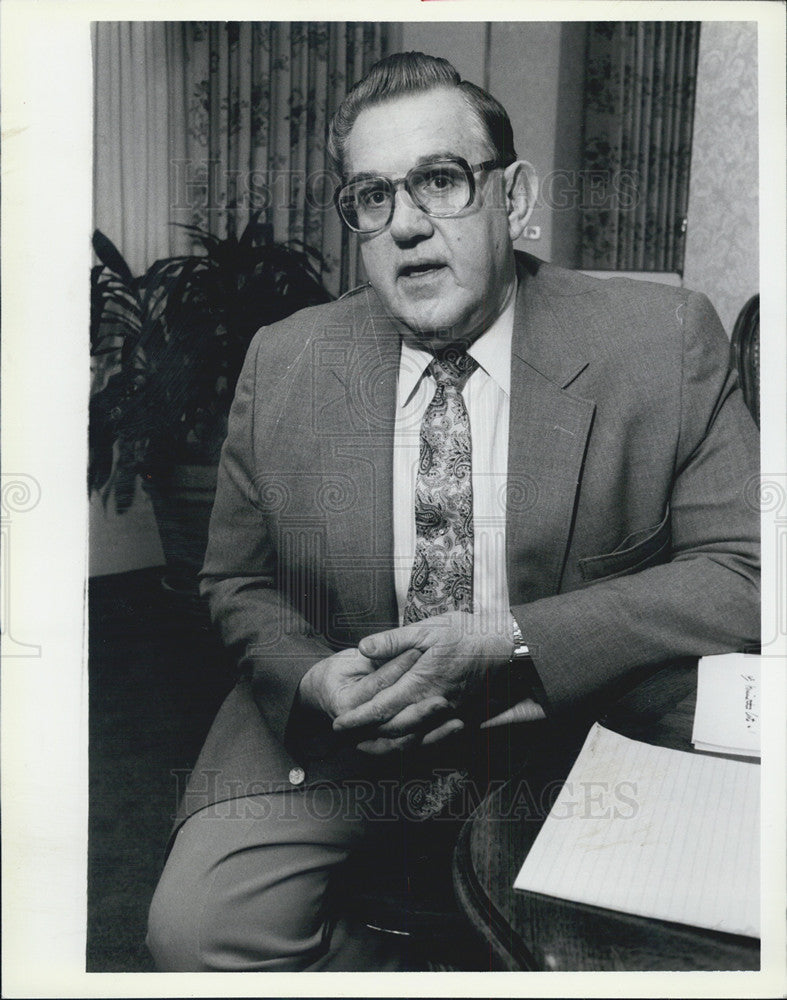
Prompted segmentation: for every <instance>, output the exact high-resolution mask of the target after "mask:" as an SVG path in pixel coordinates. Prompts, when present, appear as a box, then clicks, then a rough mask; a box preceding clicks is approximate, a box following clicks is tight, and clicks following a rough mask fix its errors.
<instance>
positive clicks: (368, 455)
mask: <svg viewBox="0 0 787 1000" xmlns="http://www.w3.org/2000/svg"><path fill="white" fill-rule="evenodd" d="M517 269H518V276H519V288H518V297H517V302H516V310H515V321H514V336H513V347H512V360H511V364H512V372H511V411H510V431H509V454H508V490H507V554H506V558H507V570H508V581H509V591H510V601H511V606H512V610H513V613H514V615H515V617H516V618H517V620H518V621H519V623H520V626H521V628H522V632H523V634H524V636H525V641H526V642H527V643H528V645H529V646H530V649H531V651H532V653H533V657H534V661H535V665H536V669H537V671H538V675H539V678H540V680H541V683H542V685H543V688H544V691H545V693H546V699H547V701H546V708H547V712H548V714H550V715H555V716H559V715H561V714H562V713H570V712H571V711H572V709H573V708H574V707H575V706H577V705H579V704H582V703H583V702H586V701H587V699H589V698H593V697H594V696H598V695H599V694H602V695H603V693H604V692H606V691H609V690H610V686H612V685H615V684H620V683H621V682H625V681H626V680H627V679H631V678H634V677H636V676H639V672H640V671H641V670H643V669H649V668H655V667H657V666H658V665H660V664H662V663H664V662H665V661H668V660H670V659H672V658H676V657H685V656H699V655H703V654H709V653H719V652H725V651H730V650H734V649H742V648H744V647H745V646H747V645H749V644H756V642H757V641H758V635H759V590H758V581H759V554H758V552H759V546H758V534H759V515H758V511H757V508H756V505H755V504H753V503H751V502H747V496H753V495H754V492H755V491H754V490H753V489H752V486H753V483H754V481H755V480H753V477H756V475H757V472H758V438H757V433H756V428H755V426H754V423H753V421H752V419H751V418H750V416H749V414H748V412H747V411H746V409H745V407H744V404H743V400H742V394H741V392H740V389H739V387H738V385H737V379H736V376H735V375H734V374H732V373H731V372H730V371H729V370H728V360H727V359H728V353H729V347H728V341H727V338H726V336H725V334H724V331H723V329H722V327H721V324H720V322H719V320H718V317H717V316H716V314H715V312H714V310H713V308H712V307H711V305H710V304H709V302H708V300H707V299H706V298H705V297H704V296H702V295H699V294H697V293H692V292H689V291H687V290H684V289H675V288H668V287H665V286H661V285H655V284H649V283H642V282H634V281H630V280H627V279H622V278H621V279H614V278H613V279H608V280H597V279H592V278H589V277H586V276H584V275H581V274H579V273H576V272H570V271H564V270H562V269H560V268H557V267H554V266H551V265H549V264H546V263H544V262H541V261H539V260H537V259H536V258H533V257H530V256H529V255H522V254H517ZM399 346H400V344H399V336H398V334H397V332H396V328H395V326H394V325H393V323H392V321H391V320H390V319H389V318H388V317H387V316H386V315H385V312H384V310H383V308H382V306H381V304H380V302H379V300H378V299H377V297H376V295H375V293H374V292H373V290H372V289H371V288H370V287H368V286H366V287H363V288H361V289H359V290H356V291H354V292H352V293H349V294H348V295H347V296H345V297H343V298H342V299H340V300H339V301H338V302H335V303H331V304H329V305H326V306H318V307H315V308H312V309H307V310H304V311H302V312H300V313H297V314H295V315H294V316H291V317H289V318H288V319H286V320H283V321H282V322H280V323H277V324H275V325H273V326H271V327H269V328H266V329H263V330H261V331H260V332H259V333H258V334H257V336H256V337H255V339H254V341H253V342H252V344H251V347H250V350H249V352H248V356H247V359H246V363H245V366H244V369H243V372H242V374H241V377H240V380H239V383H238V387H237V391H236V397H235V401H234V404H233V407H232V412H231V414H230V423H229V433H228V438H227V441H226V443H225V446H224V450H223V453H222V458H221V464H220V468H219V479H218V489H217V494H216V501H215V507H214V511H213V516H212V520H211V528H210V541H209V545H208V550H207V554H206V559H205V564H204V568H203V571H202V578H203V592H204V593H206V594H207V595H208V597H209V600H210V605H211V611H212V615H213V617H214V619H215V621H216V622H217V623H218V624H219V626H220V628H221V631H222V634H223V637H224V641H225V642H226V643H227V644H228V645H229V646H230V647H232V648H233V649H234V650H235V651H236V653H237V658H238V663H239V665H240V671H241V681H240V683H239V685H238V686H237V687H236V689H235V690H234V691H233V692H232V693H231V695H230V696H229V698H228V699H227V702H225V704H224V706H223V707H222V709H221V711H220V712H219V715H218V717H217V719H216V722H215V723H214V726H213V729H212V730H211V733H210V735H209V737H208V740H207V742H206V745H205V748H204V749H203V753H202V755H201V757H200V760H199V762H198V764H197V768H196V769H195V772H194V774H193V776H192V781H191V785H190V786H189V788H188V790H187V793H186V796H185V798H184V802H183V804H182V807H181V813H180V815H181V818H182V817H184V816H186V815H189V814H191V813H192V812H194V811H195V810H197V809H199V808H201V807H202V806H203V805H206V804H208V802H210V801H215V800H217V799H222V798H230V797H233V796H235V795H239V794H241V795H242V794H249V793H254V792H255V791H267V790H274V789H282V790H284V789H288V788H292V787H294V784H293V781H292V780H291V779H292V778H294V779H295V781H296V782H297V781H298V779H300V778H301V774H300V773H299V772H298V771H295V772H293V769H294V768H299V767H300V768H301V769H302V770H303V771H305V781H304V782H302V783H301V784H300V786H299V787H306V786H308V785H309V784H310V783H312V782H315V781H320V780H323V779H330V780H333V779H336V778H340V777H342V776H348V775H352V774H356V773H359V768H363V767H370V766H378V765H377V763H376V762H377V761H378V760H379V758H373V759H372V763H370V760H369V758H363V761H361V760H360V758H362V757H363V755H361V754H358V753H357V752H356V751H353V750H349V749H347V748H342V747H339V746H337V744H336V743H335V742H333V743H332V742H331V740H332V736H331V734H330V727H328V726H326V725H325V724H321V723H320V722H318V721H317V720H308V719H303V718H301V717H299V716H294V715H293V714H292V708H293V702H294V699H295V695H296V691H297V688H298V684H299V682H300V679H301V677H302V676H303V674H304V673H305V671H306V670H307V669H308V668H309V667H310V666H311V665H312V664H313V663H314V662H316V661H317V660H319V659H321V658H323V657H324V656H326V655H328V654H330V653H331V652H333V651H335V650H337V649H339V648H342V647H346V646H355V645H356V644H357V643H358V641H359V640H360V639H361V637H362V636H364V635H367V634H369V633H372V632H375V631H379V630H381V629H385V628H392V627H395V626H396V625H397V624H398V622H397V606H396V596H395V592H394V579H393V572H392V552H393V536H392V518H391V506H392V482H391V479H392V442H393V428H394V406H395V396H396V380H397V371H398V365H399ZM747 490H748V492H747ZM321 725H322V728H321Z"/></svg>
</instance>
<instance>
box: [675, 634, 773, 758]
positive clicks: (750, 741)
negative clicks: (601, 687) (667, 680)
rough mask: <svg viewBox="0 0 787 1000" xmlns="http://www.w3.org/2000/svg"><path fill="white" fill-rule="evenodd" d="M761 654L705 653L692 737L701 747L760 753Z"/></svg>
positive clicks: (717, 751) (744, 755)
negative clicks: (708, 654) (713, 654)
mask: <svg viewBox="0 0 787 1000" xmlns="http://www.w3.org/2000/svg"><path fill="white" fill-rule="evenodd" d="M760 663H761V659H760V657H759V656H747V655H745V654H744V653H724V654H722V655H720V656H703V657H702V659H701V660H700V662H699V669H698V672H697V708H696V711H695V713H694V729H693V731H692V734H691V741H692V743H693V744H694V746H695V747H696V748H697V749H698V750H710V751H714V752H716V753H732V754H737V755H738V756H741V757H759V756H760Z"/></svg>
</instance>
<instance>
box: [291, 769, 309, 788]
mask: <svg viewBox="0 0 787 1000" xmlns="http://www.w3.org/2000/svg"><path fill="white" fill-rule="evenodd" d="M305 780H306V772H305V771H304V770H303V768H302V767H294V768H293V769H292V770H291V771H290V784H291V785H302V784H303V782H304V781H305Z"/></svg>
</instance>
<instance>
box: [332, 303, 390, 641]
mask: <svg viewBox="0 0 787 1000" xmlns="http://www.w3.org/2000/svg"><path fill="white" fill-rule="evenodd" d="M353 298H354V300H355V301H353V303H352V305H353V312H354V315H353V318H352V322H351V323H350V324H348V326H347V327H346V328H340V329H339V328H337V330H336V332H335V334H334V336H335V338H336V339H335V344H334V345H333V346H332V348H331V352H332V355H333V360H332V361H329V363H328V365H327V370H326V371H325V378H324V379H323V380H322V382H323V386H324V392H325V396H324V400H323V402H322V404H321V406H320V414H321V419H320V426H321V444H320V458H321V466H322V477H323V483H324V484H331V483H335V490H333V491H332V490H331V489H330V487H329V486H323V498H322V507H323V510H324V513H325V523H326V542H327V552H326V571H327V578H328V583H329V607H332V608H333V609H334V612H333V615H332V617H333V623H332V631H333V635H332V638H333V639H334V640H335V641H337V642H339V643H342V644H344V643H351V644H355V643H357V642H358V640H359V639H360V638H361V637H362V636H363V635H368V634H369V633H371V632H375V631H379V630H381V629H386V628H393V627H395V626H396V624H397V622H398V612H397V606H396V592H395V588H394V578H393V573H392V572H391V567H392V566H393V524H392V517H391V512H392V509H393V496H392V489H393V487H392V474H393V433H394V418H395V407H396V385H397V377H398V369H399V351H400V338H399V333H398V331H397V329H396V327H395V325H394V324H393V323H392V321H391V320H390V319H389V318H387V317H386V316H385V314H384V312H383V310H382V307H381V306H380V305H379V303H378V302H377V299H376V296H375V295H374V294H373V293H372V292H371V290H370V289H366V290H364V291H361V292H358V293H356V296H354V297H353Z"/></svg>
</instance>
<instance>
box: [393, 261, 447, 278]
mask: <svg viewBox="0 0 787 1000" xmlns="http://www.w3.org/2000/svg"><path fill="white" fill-rule="evenodd" d="M444 268H445V264H443V263H442V261H438V260H425V261H418V262H416V263H412V264H402V265H401V266H400V267H399V269H398V270H397V272H396V276H397V278H406V279H410V280H416V281H417V280H420V279H423V278H428V277H430V276H432V275H435V274H438V273H439V272H440V271H442V270H444Z"/></svg>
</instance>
